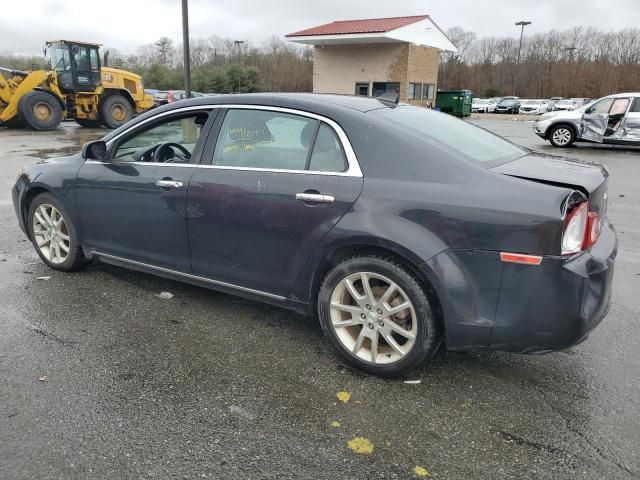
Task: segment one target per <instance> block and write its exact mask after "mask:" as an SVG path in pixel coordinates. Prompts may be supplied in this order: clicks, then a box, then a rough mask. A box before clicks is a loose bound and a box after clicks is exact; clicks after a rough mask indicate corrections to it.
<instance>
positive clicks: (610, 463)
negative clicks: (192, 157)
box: [0, 115, 640, 480]
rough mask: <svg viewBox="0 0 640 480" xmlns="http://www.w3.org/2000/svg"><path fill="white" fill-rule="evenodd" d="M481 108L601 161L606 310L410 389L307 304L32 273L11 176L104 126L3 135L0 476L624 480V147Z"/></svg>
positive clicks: (637, 467) (639, 400)
mask: <svg viewBox="0 0 640 480" xmlns="http://www.w3.org/2000/svg"><path fill="white" fill-rule="evenodd" d="M489 117H491V119H490V120H489V119H484V116H477V115H474V116H473V117H472V118H471V120H470V121H472V122H474V123H477V124H478V125H481V126H483V127H484V128H487V129H490V130H492V131H495V132H497V133H499V134H501V135H503V136H505V137H507V138H509V139H510V140H512V141H514V142H516V143H520V144H523V145H525V146H528V147H530V148H534V149H537V150H540V151H544V152H547V153H554V154H561V153H565V154H566V155H569V156H573V157H578V158H581V159H585V160H594V161H599V162H602V163H604V164H606V165H607V166H608V167H609V168H610V170H611V174H612V177H611V182H610V201H609V212H610V217H611V218H612V219H613V221H614V223H615V225H616V227H617V229H618V232H619V235H620V253H619V257H618V260H617V265H616V276H615V282H614V283H615V284H614V293H613V306H612V308H611V312H610V314H609V316H608V317H607V318H606V319H605V321H604V322H603V323H602V325H601V326H600V327H599V328H598V329H597V330H596V331H595V332H594V333H593V335H592V336H591V338H590V339H589V340H588V341H587V342H585V343H584V344H582V345H580V346H579V347H576V348H575V349H572V350H569V351H565V352H559V353H553V354H548V355H544V356H522V355H508V354H499V353H479V354H456V353H446V352H443V353H442V354H441V355H439V356H438V358H437V359H436V360H435V361H434V362H433V363H432V364H431V365H430V366H428V367H425V368H423V369H421V370H419V371H417V372H415V374H414V375H412V377H411V379H415V380H420V381H421V383H419V384H406V383H404V382H403V381H402V380H395V381H390V380H382V379H379V378H375V377H370V376H365V375H362V374H360V373H358V372H354V371H351V370H349V369H348V368H346V367H345V366H343V365H342V364H341V361H340V359H339V358H338V357H337V356H336V355H335V354H334V353H333V351H332V349H331V347H330V345H329V344H328V342H327V341H325V340H324V338H323V336H322V332H321V330H320V327H319V325H318V323H317V321H316V320H315V319H313V318H306V317H302V316H299V315H296V314H294V313H290V312H287V311H283V310H279V309H276V308H272V307H268V306H264V305H262V304H258V303H252V302H248V301H245V300H240V299H237V298H234V297H231V296H227V295H223V294H218V293H215V292H211V291H208V290H204V289H201V288H197V287H192V286H188V285H183V284H179V283H176V282H172V281H168V280H163V279H159V278H155V277H152V276H149V275H145V274H140V273H136V272H130V271H127V270H123V269H119V268H116V267H111V266H106V265H101V264H94V265H92V266H90V267H89V268H88V269H86V270H85V271H83V272H80V273H76V274H63V273H59V272H54V271H52V270H49V269H48V268H46V267H45V266H44V265H43V264H42V263H41V262H40V261H39V259H38V257H37V256H36V254H35V253H34V251H33V249H32V247H31V245H30V244H29V243H28V242H27V241H26V239H25V237H24V236H23V234H22V233H21V232H20V230H19V228H18V226H17V222H16V219H15V217H14V213H13V208H12V206H11V204H10V194H9V189H10V186H11V185H12V183H13V182H14V180H15V175H16V172H17V170H18V168H19V167H20V166H21V165H27V164H32V163H34V162H36V161H37V159H38V157H44V156H55V155H61V154H65V153H68V152H74V151H76V150H77V149H78V148H79V145H80V144H81V143H82V142H84V141H86V140H89V139H92V138H97V137H99V136H101V135H102V134H104V132H101V131H93V130H85V129H80V128H77V127H76V126H75V124H72V123H66V124H64V127H63V128H62V129H60V130H59V131H57V132H37V133H34V132H29V131H15V130H7V129H0V162H1V167H2V168H0V225H1V226H2V228H0V298H1V299H2V301H1V302H0V372H1V374H2V378H3V382H2V385H1V386H0V478H3V479H5V478H6V479H38V480H41V479H103V478H104V479H121V478H122V479H124V478H135V479H148V478H190V479H191V478H210V479H211V478H220V479H229V478H243V479H275V478H278V479H288V478H291V479H293V478H305V479H306V478H309V479H321V478H322V479H324V478H327V479H373V478H380V479H391V478H399V479H404V478H414V477H415V478H417V477H418V475H423V476H425V475H430V477H431V478H440V479H462V478H464V479H492V480H495V479H513V478H523V479H524V478H535V479H600V478H603V479H632V478H639V476H640V415H639V414H638V412H639V411H640V375H639V374H638V372H640V356H639V355H638V340H639V338H640V334H639V330H638V318H640V295H638V292H640V223H639V222H638V218H640V188H639V187H638V184H639V182H640V150H638V149H635V150H634V149H623V148H610V147H607V148H603V147H599V146H589V145H580V146H578V147H575V148H572V149H570V150H567V151H565V152H561V151H559V150H554V149H552V147H550V146H549V144H547V143H545V142H543V141H542V140H540V139H539V138H538V137H536V136H535V135H534V134H533V132H532V130H531V124H529V123H525V122H516V121H513V120H511V119H510V117H512V116H508V117H509V118H507V116H505V117H502V116H496V115H489ZM496 117H497V118H496ZM527 119H530V117H527ZM161 292H171V293H172V294H173V295H174V297H173V298H171V299H162V298H159V297H158V296H157V295H158V294H160V293H161ZM341 392H347V393H348V394H349V395H345V394H344V393H341ZM338 394H340V395H338ZM338 397H340V398H342V400H340V398H338ZM347 397H348V401H346V402H344V401H343V400H346V399H347ZM354 439H360V440H357V441H356V442H353V440H354ZM367 441H368V442H370V443H371V444H369V443H367ZM350 442H351V443H350ZM371 446H372V447H373V451H372V452H371V453H368V454H366V453H365V454H359V453H356V452H355V451H354V450H353V448H355V449H358V448H361V447H364V450H367V448H366V447H371ZM416 467H419V468H418V469H417V470H416Z"/></svg>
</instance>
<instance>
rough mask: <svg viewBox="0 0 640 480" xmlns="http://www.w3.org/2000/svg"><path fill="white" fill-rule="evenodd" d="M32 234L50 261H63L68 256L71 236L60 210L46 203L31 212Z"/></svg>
mask: <svg viewBox="0 0 640 480" xmlns="http://www.w3.org/2000/svg"><path fill="white" fill-rule="evenodd" d="M33 236H34V239H35V241H36V244H37V245H38V249H40V252H41V253H42V255H43V256H44V257H45V258H46V259H47V260H49V261H50V262H51V263H58V264H60V263H64V261H65V260H66V259H67V257H68V256H69V250H70V248H71V238H70V236H69V230H68V229H67V224H66V223H65V221H64V218H63V216H62V214H61V213H60V211H59V210H58V209H57V208H56V207H54V206H53V205H50V204H48V203H43V204H41V205H38V207H37V208H36V210H35V212H34V213H33Z"/></svg>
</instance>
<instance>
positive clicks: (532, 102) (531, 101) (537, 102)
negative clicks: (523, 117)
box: [524, 100, 542, 105]
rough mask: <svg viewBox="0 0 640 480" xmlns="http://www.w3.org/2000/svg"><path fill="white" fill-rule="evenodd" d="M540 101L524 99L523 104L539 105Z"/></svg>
mask: <svg viewBox="0 0 640 480" xmlns="http://www.w3.org/2000/svg"><path fill="white" fill-rule="evenodd" d="M541 103H542V102H541V101H540V100H525V101H524V104H525V105H539V104H541Z"/></svg>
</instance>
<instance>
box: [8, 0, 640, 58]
mask: <svg viewBox="0 0 640 480" xmlns="http://www.w3.org/2000/svg"><path fill="white" fill-rule="evenodd" d="M12 5H13V6H11V7H7V8H5V10H7V12H8V14H7V15H2V16H0V52H14V53H23V54H39V53H41V51H42V45H43V44H44V41H45V40H48V39H55V38H68V39H73V40H86V41H96V42H99V43H103V44H105V45H107V46H110V47H115V48H117V49H118V50H120V51H121V52H123V53H133V52H134V51H135V49H136V48H137V47H138V46H140V45H143V44H148V43H152V42H153V41H154V40H155V39H157V38H159V37H161V36H167V37H170V38H172V39H174V41H175V42H176V44H178V43H180V42H181V35H182V34H181V31H182V30H181V28H182V24H181V1H180V0H108V1H105V0H101V1H99V2H98V1H95V0H18V2H14V3H13V4H12ZM92 5H95V7H94V8H92V7H91V6H92ZM189 10H190V11H189V14H190V28H191V36H192V37H208V36H209V35H218V36H221V37H228V38H233V39H238V40H251V41H252V42H255V43H259V42H260V41H261V40H263V39H265V38H266V37H269V36H271V35H279V36H283V35H285V34H287V33H291V32H294V31H297V30H302V29H304V28H308V27H313V26H316V25H321V24H323V23H328V22H331V21H334V20H346V19H357V18H375V17H390V16H404V15H419V14H424V13H426V14H429V15H431V17H432V18H433V20H435V22H436V23H437V24H438V25H439V26H440V27H441V28H443V29H447V28H449V27H452V26H461V27H462V28H464V29H465V30H473V31H475V32H476V33H477V34H478V35H479V36H485V35H513V36H515V35H517V33H518V31H517V28H516V27H515V26H514V25H513V24H514V22H516V21H518V20H529V21H531V22H533V24H532V25H531V26H529V27H527V29H526V30H525V32H540V31H547V30H551V29H558V30H560V29H565V28H570V27H572V26H576V25H583V26H587V25H591V26H595V27H598V28H600V29H602V30H618V29H622V28H627V27H638V26H640V0H533V1H532V0H431V1H427V0H392V1H387V2H381V1H377V0H319V1H310V0H190V1H189Z"/></svg>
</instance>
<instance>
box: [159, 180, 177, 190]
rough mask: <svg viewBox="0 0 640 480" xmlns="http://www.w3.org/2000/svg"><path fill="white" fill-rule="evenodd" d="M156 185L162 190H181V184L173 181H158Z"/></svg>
mask: <svg viewBox="0 0 640 480" xmlns="http://www.w3.org/2000/svg"><path fill="white" fill-rule="evenodd" d="M156 185H157V186H158V187H162V188H182V182H176V181H173V180H158V181H156Z"/></svg>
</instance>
